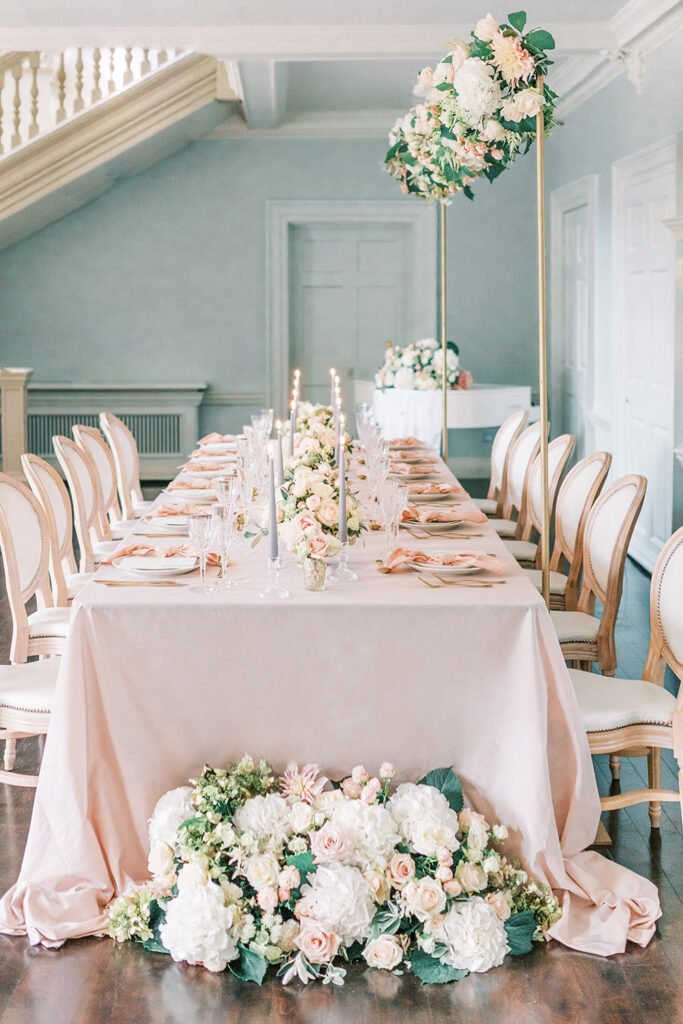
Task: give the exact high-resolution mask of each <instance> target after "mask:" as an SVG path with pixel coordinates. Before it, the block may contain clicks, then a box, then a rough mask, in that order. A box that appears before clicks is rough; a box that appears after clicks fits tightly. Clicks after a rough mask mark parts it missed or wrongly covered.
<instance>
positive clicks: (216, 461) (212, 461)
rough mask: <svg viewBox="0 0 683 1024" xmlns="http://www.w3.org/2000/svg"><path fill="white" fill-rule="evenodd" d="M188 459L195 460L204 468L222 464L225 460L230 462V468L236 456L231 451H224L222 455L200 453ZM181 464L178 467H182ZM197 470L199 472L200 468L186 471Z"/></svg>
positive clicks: (212, 467) (194, 471)
mask: <svg viewBox="0 0 683 1024" xmlns="http://www.w3.org/2000/svg"><path fill="white" fill-rule="evenodd" d="M188 461H189V462H197V463H199V465H200V466H202V467H203V468H204V469H214V468H215V467H216V466H222V465H224V464H225V463H226V462H227V463H230V468H231V469H232V463H233V462H236V461H237V456H236V455H235V454H233V453H232V452H225V453H224V454H223V455H204V454H203V453H202V454H201V455H197V456H195V458H194V459H189V460H188ZM184 465H185V463H183V466H184ZM183 466H178V469H183ZM197 472H201V470H194V469H190V470H188V473H197Z"/></svg>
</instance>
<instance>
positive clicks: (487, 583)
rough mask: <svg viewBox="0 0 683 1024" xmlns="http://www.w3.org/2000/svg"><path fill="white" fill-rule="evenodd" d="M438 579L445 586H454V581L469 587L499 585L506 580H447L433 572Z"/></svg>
mask: <svg viewBox="0 0 683 1024" xmlns="http://www.w3.org/2000/svg"><path fill="white" fill-rule="evenodd" d="M434 575H435V576H436V578H437V579H438V580H441V582H442V583H443V585H444V586H445V587H452V586H455V584H456V583H467V585H468V586H469V587H499V586H501V584H503V583H507V580H470V579H468V580H448V579H444V577H443V576H439V574H438V573H437V572H435V573H434Z"/></svg>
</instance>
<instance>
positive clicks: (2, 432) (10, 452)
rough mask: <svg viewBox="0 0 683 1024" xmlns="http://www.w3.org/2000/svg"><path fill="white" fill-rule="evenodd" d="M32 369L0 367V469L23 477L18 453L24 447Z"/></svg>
mask: <svg viewBox="0 0 683 1024" xmlns="http://www.w3.org/2000/svg"><path fill="white" fill-rule="evenodd" d="M32 374H33V370H29V369H25V368H24V369H20V368H16V367H9V366H4V367H0V403H1V404H0V421H1V427H0V443H1V444H2V471H3V473H9V474H10V475H11V476H15V477H18V478H19V479H21V480H23V478H24V474H23V472H22V469H21V456H22V455H23V454H24V452H25V451H26V449H27V444H26V422H27V404H28V395H27V387H28V382H29V380H30V379H31V375H32Z"/></svg>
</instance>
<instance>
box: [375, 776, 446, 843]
mask: <svg viewBox="0 0 683 1024" xmlns="http://www.w3.org/2000/svg"><path fill="white" fill-rule="evenodd" d="M387 807H388V808H389V812H390V813H391V816H392V818H393V819H394V822H395V823H396V826H397V828H398V831H399V833H400V835H401V837H402V838H403V840H404V841H405V842H406V843H407V844H408V846H409V847H410V848H411V849H412V850H414V851H415V852H416V853H422V854H424V855H425V856H427V857H433V856H435V854H436V851H437V849H438V847H439V846H447V847H448V849H449V850H457V849H458V847H459V846H460V843H459V842H458V840H457V838H456V834H457V831H458V816H457V814H456V813H455V811H454V810H452V809H451V807H450V806H449V803H448V800H446V797H445V796H444V795H443V793H440V792H439V791H438V790H437V789H434V787H433V786H425V785H419V784H417V785H416V784H415V783H413V782H404V783H403V784H402V785H400V786H399V787H398V789H397V790H396V792H395V793H394V794H393V796H392V797H390V798H389V802H388V804H387Z"/></svg>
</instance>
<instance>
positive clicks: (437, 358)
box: [375, 338, 472, 391]
mask: <svg viewBox="0 0 683 1024" xmlns="http://www.w3.org/2000/svg"><path fill="white" fill-rule="evenodd" d="M442 382H443V352H442V350H441V349H440V348H439V343H438V342H437V340H436V338H423V339H421V340H420V341H415V342H411V344H410V345H406V346H404V347H401V346H399V345H392V346H390V347H388V348H387V349H386V351H385V353H384V363H383V365H382V366H381V368H380V369H379V370H378V372H377V373H376V374H375V384H376V385H377V387H378V388H414V389H415V390H417V391H436V390H439V389H441V387H442ZM446 382H447V385H448V387H449V388H455V389H460V390H466V389H467V388H470V387H471V386H472V374H471V373H469V371H468V370H462V369H461V368H460V361H459V353H458V348H457V346H456V345H454V344H452V343H451V344H449V347H448V355H447V357H446Z"/></svg>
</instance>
